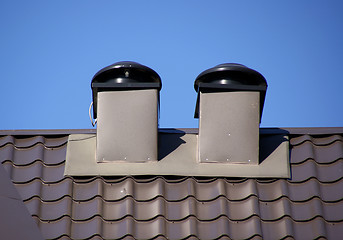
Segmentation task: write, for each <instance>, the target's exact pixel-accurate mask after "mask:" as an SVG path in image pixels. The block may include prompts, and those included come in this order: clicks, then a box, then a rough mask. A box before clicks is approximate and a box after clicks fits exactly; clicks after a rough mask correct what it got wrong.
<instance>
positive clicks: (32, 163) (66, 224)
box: [0, 130, 343, 239]
mask: <svg viewBox="0 0 343 240" xmlns="http://www.w3.org/2000/svg"><path fill="white" fill-rule="evenodd" d="M297 131H298V132H296V131H295V132H296V134H291V135H290V145H291V172H292V178H291V179H288V180H287V179H247V178H242V179H228V178H222V177H220V178H196V177H160V176H145V177H130V176H125V177H113V178H110V177H106V178H104V177H82V178H72V177H64V176H63V172H64V164H65V156H66V145H67V139H68V134H67V132H62V131H61V134H58V132H54V134H53V135H44V136H43V135H42V136H38V135H34V136H30V135H26V136H25V135H10V134H9V132H2V133H1V132H0V134H1V135H4V133H6V134H9V135H6V136H0V162H1V163H2V164H3V166H4V168H5V169H6V170H7V172H8V173H9V175H10V178H11V179H12V181H13V183H14V185H15V186H16V188H17V190H18V192H19V193H20V195H21V197H22V199H23V201H24V203H25V205H26V206H27V208H28V210H29V212H30V213H31V215H32V217H33V219H34V220H35V221H36V223H37V225H38V227H39V228H40V230H41V232H42V234H43V237H44V238H46V239H69V238H72V239H90V238H95V239H129V238H132V237H134V238H137V239H148V238H162V239H163V238H168V239H190V238H191V239H193V238H194V239H220V238H231V239H260V238H263V239H285V238H294V239H318V238H324V239H325V238H327V239H337V238H338V237H339V236H343V191H342V189H343V137H342V134H320V135H317V134H300V133H299V130H297ZM303 132H306V131H303ZM341 132H342V133H343V131H341ZM37 134H39V132H37ZM41 134H44V132H42V133H41Z"/></svg>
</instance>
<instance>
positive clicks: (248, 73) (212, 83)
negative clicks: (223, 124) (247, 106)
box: [194, 63, 268, 118]
mask: <svg viewBox="0 0 343 240" xmlns="http://www.w3.org/2000/svg"><path fill="white" fill-rule="evenodd" d="M267 87H268V85H267V81H266V79H265V78H264V77H263V76H262V74H260V73H259V72H257V71H255V70H253V69H251V68H248V67H246V66H244V65H242V64H238V63H224V64H220V65H217V66H215V67H213V68H210V69H207V70H205V71H203V72H202V73H200V74H199V75H198V77H197V78H196V79H195V82H194V89H195V91H197V92H198V99H197V103H196V109H195V113H194V117H195V118H198V117H199V94H200V91H202V92H218V91H221V92H225V91H258V92H260V93H261V97H260V114H261V116H262V110H263V105H264V99H265V96H266V91H267Z"/></svg>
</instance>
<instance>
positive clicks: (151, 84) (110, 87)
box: [91, 61, 162, 118]
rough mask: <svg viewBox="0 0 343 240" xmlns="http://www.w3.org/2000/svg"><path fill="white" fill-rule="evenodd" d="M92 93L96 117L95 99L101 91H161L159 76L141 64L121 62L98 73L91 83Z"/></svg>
mask: <svg viewBox="0 0 343 240" xmlns="http://www.w3.org/2000/svg"><path fill="white" fill-rule="evenodd" d="M91 87H92V91H93V116H94V118H96V117H97V97H98V92H101V91H115V90H117V91H118V90H137V89H158V90H161V88H162V82H161V78H160V76H159V75H158V74H157V73H156V72H155V71H154V70H152V69H151V68H149V67H146V66H144V65H142V64H139V63H136V62H131V61H122V62H116V63H114V64H112V65H110V66H107V67H105V68H103V69H101V70H100V71H98V72H97V73H96V74H95V75H94V77H93V79H92V83H91Z"/></svg>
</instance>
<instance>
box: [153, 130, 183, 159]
mask: <svg viewBox="0 0 343 240" xmlns="http://www.w3.org/2000/svg"><path fill="white" fill-rule="evenodd" d="M185 134H186V133H185V132H184V131H181V130H178V129H168V130H161V131H159V133H158V161H161V160H162V159H163V158H165V157H166V156H168V155H169V154H170V153H172V152H173V151H175V149H177V148H178V147H179V146H180V145H182V144H185V143H186V142H185V141H184V140H182V138H181V137H182V136H184V135H185Z"/></svg>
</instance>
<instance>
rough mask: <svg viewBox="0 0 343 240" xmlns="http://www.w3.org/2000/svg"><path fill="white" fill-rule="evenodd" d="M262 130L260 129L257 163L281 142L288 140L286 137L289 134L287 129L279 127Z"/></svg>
mask: <svg viewBox="0 0 343 240" xmlns="http://www.w3.org/2000/svg"><path fill="white" fill-rule="evenodd" d="M263 130H264V129H261V131H260V151H259V164H261V163H262V162H263V161H264V160H265V159H267V158H268V157H269V155H271V154H272V153H273V152H274V151H275V150H276V149H277V148H278V147H279V146H280V145H281V144H282V143H283V142H285V141H289V140H288V139H287V137H286V136H287V135H288V134H289V132H288V131H285V130H283V129H279V128H275V129H269V130H268V131H263ZM271 130H272V131H271Z"/></svg>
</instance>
